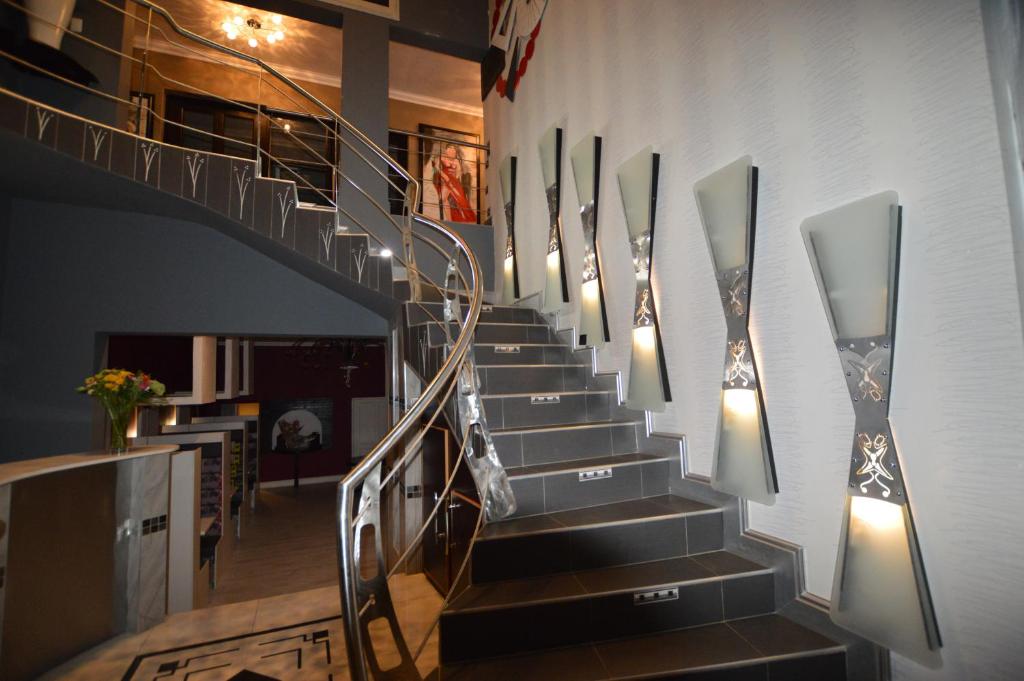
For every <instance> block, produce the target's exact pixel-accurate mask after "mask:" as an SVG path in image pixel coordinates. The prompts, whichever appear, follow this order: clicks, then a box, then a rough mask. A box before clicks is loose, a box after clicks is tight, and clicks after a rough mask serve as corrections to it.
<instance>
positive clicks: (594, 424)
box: [491, 421, 643, 437]
mask: <svg viewBox="0 0 1024 681" xmlns="http://www.w3.org/2000/svg"><path fill="white" fill-rule="evenodd" d="M642 423H643V421H586V422H583V423H565V424H559V425H551V426H538V427H534V428H531V427H517V428H491V434H492V435H494V436H495V437H497V436H498V435H519V434H522V433H544V432H548V431H553V430H572V429H577V430H582V429H583V428H607V427H609V426H638V425H640V424H642Z"/></svg>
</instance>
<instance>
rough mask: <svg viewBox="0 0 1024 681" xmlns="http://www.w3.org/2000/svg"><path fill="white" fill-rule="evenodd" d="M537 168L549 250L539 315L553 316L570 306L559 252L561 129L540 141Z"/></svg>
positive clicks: (560, 222)
mask: <svg viewBox="0 0 1024 681" xmlns="http://www.w3.org/2000/svg"><path fill="white" fill-rule="evenodd" d="M539 148H540V168H541V173H542V174H543V176H544V192H545V194H546V195H547V199H548V215H549V216H550V218H551V219H550V222H549V223H548V249H547V263H546V266H545V268H544V304H543V306H542V307H541V312H556V311H558V310H560V309H562V307H563V306H564V305H565V304H566V303H568V302H569V283H568V279H567V278H566V273H565V251H564V249H563V248H562V129H561V128H559V127H556V126H552V127H550V128H548V130H547V132H545V133H544V134H543V135H542V136H541V138H540V145H539Z"/></svg>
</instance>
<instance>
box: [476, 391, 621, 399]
mask: <svg viewBox="0 0 1024 681" xmlns="http://www.w3.org/2000/svg"><path fill="white" fill-rule="evenodd" d="M617 392H618V391H617V390H537V391H534V392H528V393H489V392H487V391H486V390H485V391H483V394H482V395H481V397H482V398H483V399H485V400H500V399H504V398H506V397H536V396H538V395H610V394H612V393H617Z"/></svg>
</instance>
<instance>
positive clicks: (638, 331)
mask: <svg viewBox="0 0 1024 681" xmlns="http://www.w3.org/2000/svg"><path fill="white" fill-rule="evenodd" d="M633 345H635V346H636V347H637V348H639V349H642V350H647V351H649V352H654V350H655V347H656V346H657V338H656V337H655V335H654V327H653V326H638V327H636V328H635V329H633Z"/></svg>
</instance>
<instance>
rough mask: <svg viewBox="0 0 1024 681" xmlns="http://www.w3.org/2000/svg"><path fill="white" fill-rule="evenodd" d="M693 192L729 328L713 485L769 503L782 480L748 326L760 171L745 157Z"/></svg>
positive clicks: (717, 173) (712, 474)
mask: <svg viewBox="0 0 1024 681" xmlns="http://www.w3.org/2000/svg"><path fill="white" fill-rule="evenodd" d="M693 193H694V196H695V197H696V200H697V209H698V212H699V213H700V220H701V224H702V225H703V227H704V235H705V236H706V237H707V243H708V251H709V252H710V254H711V260H712V263H713V265H714V268H715V279H716V280H717V282H718V292H719V296H720V298H721V303H722V310H723V312H724V314H725V325H726V352H725V370H724V372H723V377H722V397H721V408H720V410H719V417H718V436H717V439H716V442H715V453H714V461H713V464H712V467H711V486H712V487H714V488H715V489H717V490H719V491H722V492H727V493H729V494H735V495H736V496H740V497H744V498H746V499H749V500H751V501H756V502H758V503H762V504H766V505H771V504H774V503H775V495H776V494H777V493H778V491H779V485H778V480H777V478H776V475H775V461H774V459H773V457H772V449H771V439H770V437H769V434H768V426H767V418H766V415H765V410H764V401H763V399H762V395H761V382H760V379H759V376H758V373H757V365H756V363H755V361H754V352H753V346H752V344H751V341H750V333H749V331H748V328H747V326H748V324H749V319H750V284H751V281H752V277H751V270H752V265H753V260H754V231H755V225H756V221H757V168H756V167H755V166H754V165H753V162H752V159H751V158H750V157H749V156H744V157H743V158H741V159H739V160H737V161H734V162H733V163H730V164H729V165H727V166H725V167H724V168H721V169H720V170H717V171H715V172H714V173H712V174H711V175H708V176H707V177H705V178H704V179H702V180H701V181H699V182H697V184H695V185H694V187H693Z"/></svg>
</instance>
